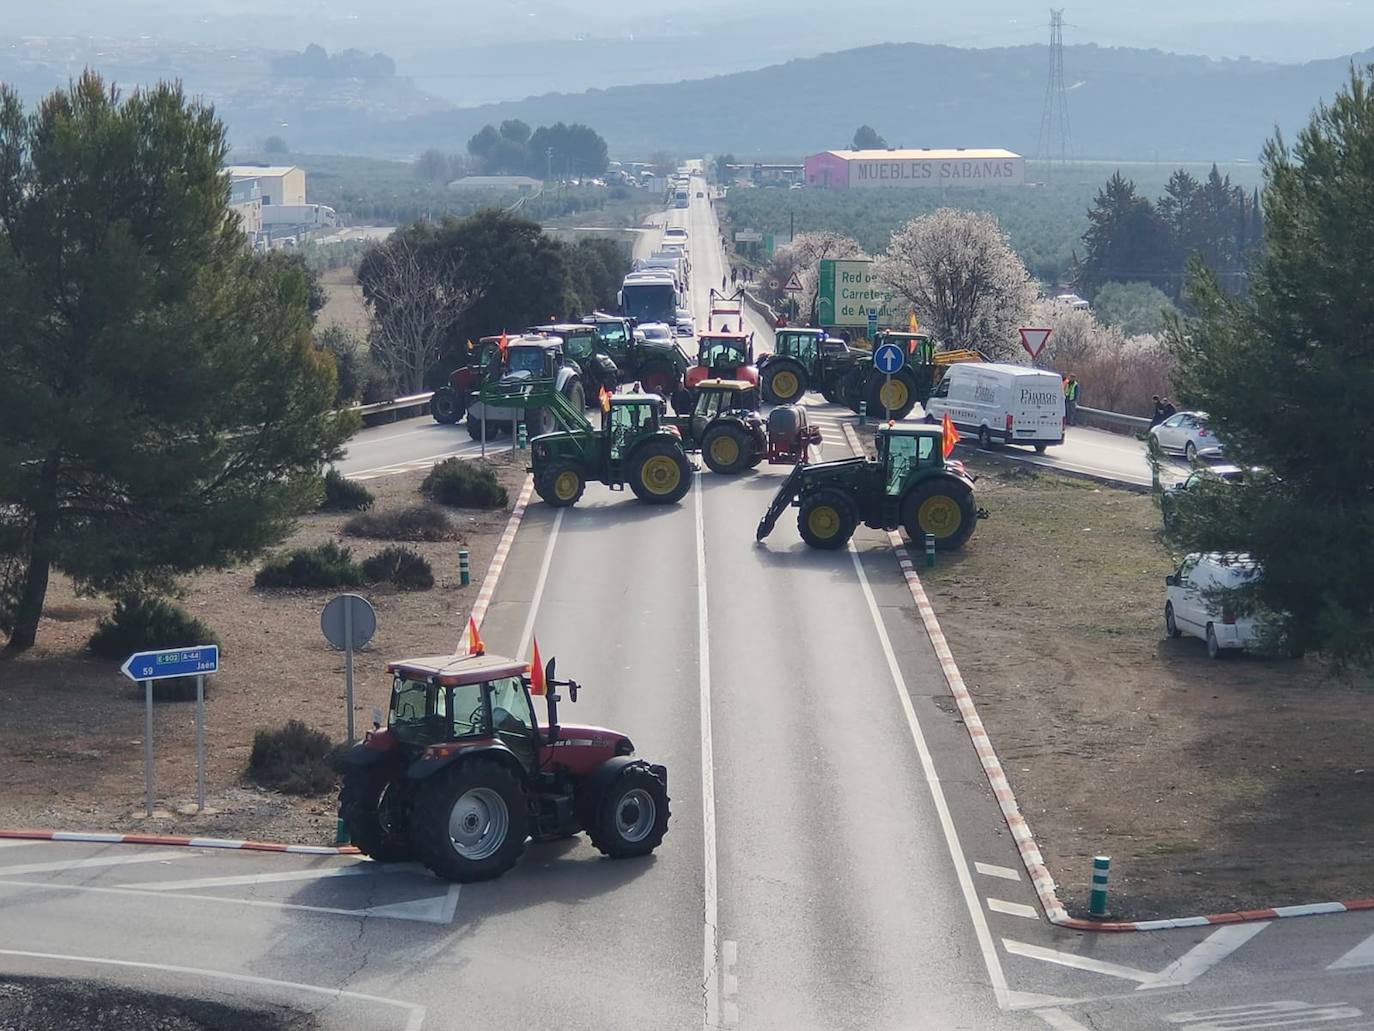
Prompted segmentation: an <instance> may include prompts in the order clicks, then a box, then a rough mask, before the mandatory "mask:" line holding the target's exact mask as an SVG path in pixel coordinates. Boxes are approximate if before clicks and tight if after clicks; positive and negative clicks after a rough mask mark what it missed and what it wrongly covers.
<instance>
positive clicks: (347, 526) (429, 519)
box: [343, 505, 457, 541]
mask: <svg viewBox="0 0 1374 1031" xmlns="http://www.w3.org/2000/svg"><path fill="white" fill-rule="evenodd" d="M343 531H344V533H346V534H348V535H349V536H351V537H374V538H377V539H378V540H384V541H447V540H452V539H453V538H454V537H455V536H457V531H456V530H455V529H454V526H453V523H452V522H451V521H450V520H449V517H448V514H447V513H446V512H445V511H444V510H443V509H442V508H435V507H434V506H433V505H407V506H406V507H405V508H393V509H390V510H389V511H386V512H364V513H363V514H362V515H356V516H354V517H353V518H352V519H350V520H349V521H348V522H346V523H344V528H343Z"/></svg>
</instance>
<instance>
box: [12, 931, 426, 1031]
mask: <svg viewBox="0 0 1374 1031" xmlns="http://www.w3.org/2000/svg"><path fill="white" fill-rule="evenodd" d="M0 956H19V957H22V958H24V959H42V960H48V961H50V962H55V963H86V964H91V965H94V966H110V967H127V968H131V969H134V970H157V971H161V972H163V973H168V974H187V975H189V976H191V977H208V978H218V979H220V980H222V981H234V982H237V983H238V984H255V985H262V986H264V987H268V988H287V989H290V990H292V991H298V992H310V993H312V994H315V995H324V996H328V997H329V998H331V999H357V1000H359V1001H361V1002H374V1003H378V1004H379V1005H382V1006H396V1007H399V1008H400V1009H403V1010H405V1011H406V1022H405V1024H404V1025H403V1027H404V1028H405V1031H420V1029H421V1028H422V1027H424V1024H425V1008H424V1007H423V1006H421V1005H419V1004H418V1003H414V1002H405V1001H403V1000H401V999H388V998H386V997H385V996H382V995H368V994H366V993H365V992H350V991H347V990H345V989H343V988H326V987H324V986H323V985H317V984H302V983H301V982H300V981H279V980H276V979H275V978H271V977H254V976H252V975H251V974H231V973H228V972H227V971H223V970H204V969H201V968H199V967H182V966H174V965H173V964H170V963H140V962H137V961H135V960H131V959H104V958H102V957H99V956H67V955H62V954H60V953H55V952H27V951H24V950H22V949H0Z"/></svg>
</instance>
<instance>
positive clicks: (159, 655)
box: [119, 644, 219, 681]
mask: <svg viewBox="0 0 1374 1031" xmlns="http://www.w3.org/2000/svg"><path fill="white" fill-rule="evenodd" d="M119 672H121V673H123V674H124V675H125V676H126V677H128V678H129V679H130V680H133V681H140V680H167V679H169V678H171V677H195V676H204V675H205V674H207V673H218V672H219V646H218V645H214V644H206V645H201V646H199V647H196V648H168V649H166V650H164V651H157V652H135V653H134V654H133V655H130V656H129V657H128V658H127V659H125V660H124V665H122V666H120V667H119Z"/></svg>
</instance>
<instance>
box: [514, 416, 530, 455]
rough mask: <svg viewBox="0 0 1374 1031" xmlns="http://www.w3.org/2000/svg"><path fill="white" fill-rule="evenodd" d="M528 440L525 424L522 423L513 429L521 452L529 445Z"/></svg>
mask: <svg viewBox="0 0 1374 1031" xmlns="http://www.w3.org/2000/svg"><path fill="white" fill-rule="evenodd" d="M529 439H530V437H529V431H528V430H527V429H525V424H524V423H523V422H522V423H521V424H520V425H519V426H517V427H516V428H515V440H516V443H517V444H518V445H519V447H520V450H521V451H524V450H525V448H526V447H527V446H528V445H529Z"/></svg>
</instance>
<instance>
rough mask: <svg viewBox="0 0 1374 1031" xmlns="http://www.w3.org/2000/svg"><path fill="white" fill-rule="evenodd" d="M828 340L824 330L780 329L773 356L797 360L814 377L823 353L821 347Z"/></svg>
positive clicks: (774, 342) (775, 337) (775, 340)
mask: <svg viewBox="0 0 1374 1031" xmlns="http://www.w3.org/2000/svg"><path fill="white" fill-rule="evenodd" d="M828 339H829V338H828V337H827V336H826V332H825V330H823V329H790V328H789V329H780V330H778V331H777V332H776V333H775V334H774V337H773V354H775V355H777V356H778V357H780V358H782V357H786V358H794V359H796V360H797V361H798V362H800V363H801V365H802V367H803V368H804V369H806V371H807V372H808V373H810V374H811V375H813V376H814V375H816V369H817V363H818V362H819V361H820V357H821V353H822V351H821V345H822V344H824V343H825V342H827V341H828ZM837 343H838V341H837Z"/></svg>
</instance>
